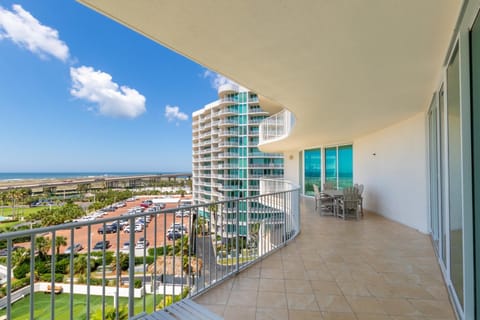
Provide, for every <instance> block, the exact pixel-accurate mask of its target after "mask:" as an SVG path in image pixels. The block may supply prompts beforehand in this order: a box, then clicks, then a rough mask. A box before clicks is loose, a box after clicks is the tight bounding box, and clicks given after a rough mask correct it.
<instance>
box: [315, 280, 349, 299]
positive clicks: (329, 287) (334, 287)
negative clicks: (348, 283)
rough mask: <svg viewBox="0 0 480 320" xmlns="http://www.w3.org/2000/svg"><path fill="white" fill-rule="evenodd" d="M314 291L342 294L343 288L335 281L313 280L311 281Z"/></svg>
mask: <svg viewBox="0 0 480 320" xmlns="http://www.w3.org/2000/svg"><path fill="white" fill-rule="evenodd" d="M310 285H311V286H312V289H313V292H314V293H315V294H319V295H334V296H340V295H342V290H340V287H339V286H338V284H337V282H335V281H322V280H312V281H310Z"/></svg>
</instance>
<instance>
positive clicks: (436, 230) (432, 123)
mask: <svg viewBox="0 0 480 320" xmlns="http://www.w3.org/2000/svg"><path fill="white" fill-rule="evenodd" d="M437 98H438V97H437V96H435V97H434V99H433V101H432V104H431V106H430V110H429V112H428V126H429V135H428V137H429V140H428V148H429V164H430V165H429V169H430V171H429V177H430V228H431V232H432V241H433V245H434V247H435V250H436V251H437V254H440V224H439V215H440V210H439V199H440V195H439V184H438V111H437V103H436V102H437Z"/></svg>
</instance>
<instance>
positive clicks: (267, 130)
mask: <svg viewBox="0 0 480 320" xmlns="http://www.w3.org/2000/svg"><path fill="white" fill-rule="evenodd" d="M294 124H295V117H294V116H293V114H292V113H291V112H290V111H288V110H286V109H284V110H282V111H280V112H279V113H276V114H274V115H272V116H271V117H268V118H267V119H265V120H264V121H263V122H262V123H261V124H260V126H259V129H260V130H259V141H258V144H259V145H261V144H264V143H269V142H273V141H277V140H281V139H284V138H286V137H288V135H289V134H290V132H291V130H292V128H293V126H294Z"/></svg>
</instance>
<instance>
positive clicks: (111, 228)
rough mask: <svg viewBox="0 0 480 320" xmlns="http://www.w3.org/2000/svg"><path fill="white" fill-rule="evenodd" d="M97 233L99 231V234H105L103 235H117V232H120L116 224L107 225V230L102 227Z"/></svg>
mask: <svg viewBox="0 0 480 320" xmlns="http://www.w3.org/2000/svg"><path fill="white" fill-rule="evenodd" d="M97 231H98V233H99V234H103V233H116V232H117V231H118V227H117V225H116V224H107V225H106V226H105V228H104V227H100V228H98V230H97Z"/></svg>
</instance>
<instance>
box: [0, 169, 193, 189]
mask: <svg viewBox="0 0 480 320" xmlns="http://www.w3.org/2000/svg"><path fill="white" fill-rule="evenodd" d="M170 174H171V175H176V174H180V175H181V174H182V173H158V172H155V173H154V172H109V173H93V172H88V173H83V172H79V173H33V174H28V173H20V175H23V176H24V177H21V178H18V177H17V178H9V179H2V178H4V177H5V173H0V191H1V189H5V188H30V187H41V186H55V185H65V184H75V183H82V182H83V183H86V182H88V183H90V182H92V183H93V182H97V181H99V180H102V181H103V180H116V179H115V178H124V177H126V178H128V177H141V176H144V177H145V176H159V175H170ZM8 175H14V173H9V174H8ZM29 175H30V176H29ZM35 175H37V176H38V175H40V177H35ZM186 175H187V173H186ZM188 175H191V173H188Z"/></svg>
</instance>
